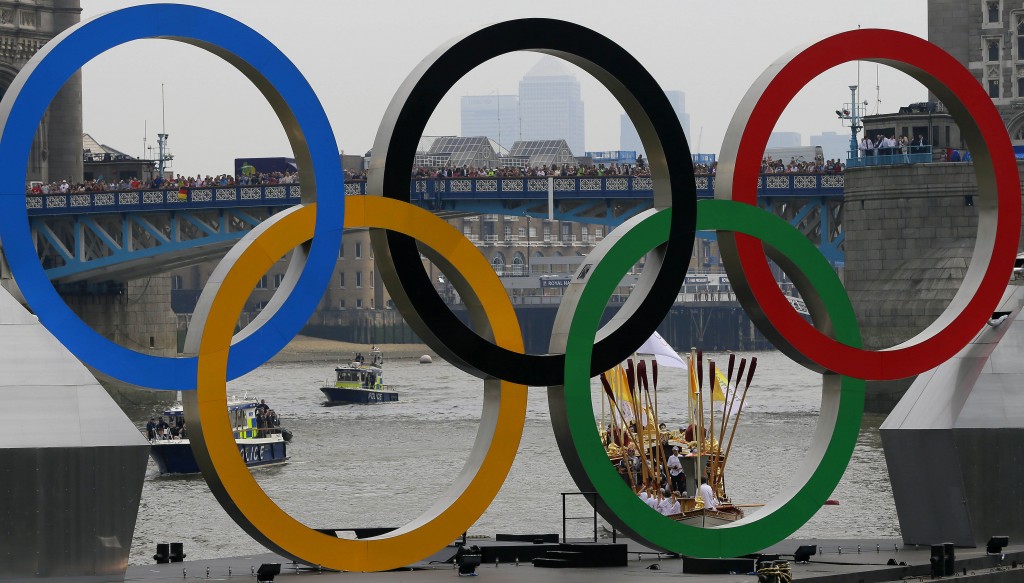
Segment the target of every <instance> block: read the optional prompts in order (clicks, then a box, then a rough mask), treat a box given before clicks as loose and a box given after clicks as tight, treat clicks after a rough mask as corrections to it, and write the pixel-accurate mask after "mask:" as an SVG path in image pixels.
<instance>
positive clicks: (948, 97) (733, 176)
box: [715, 29, 1021, 380]
mask: <svg viewBox="0 0 1024 583" xmlns="http://www.w3.org/2000/svg"><path fill="white" fill-rule="evenodd" d="M853 60H868V61H872V62H877V63H882V64H885V65H889V66H891V67H894V68H896V69H898V70H900V71H902V72H904V73H906V74H908V75H910V76H911V77H913V78H915V79H917V80H918V81H920V82H921V83H922V84H924V85H925V86H927V87H928V89H929V90H930V91H932V93H933V94H935V95H936V96H937V97H938V98H939V99H941V100H942V102H943V103H944V104H945V105H946V108H947V109H948V110H949V112H950V113H951V114H952V115H953V118H954V119H955V120H956V122H957V124H958V125H959V126H960V128H961V131H962V132H964V135H965V136H966V138H967V144H968V147H969V148H970V151H971V154H972V158H973V159H974V164H975V166H974V167H975V172H976V174H977V177H978V199H979V200H978V204H977V206H976V208H977V211H978V235H977V242H976V244H975V249H974V254H973V256H972V258H971V263H970V268H969V270H968V272H967V275H966V276H965V278H964V281H963V283H962V284H961V286H960V289H959V290H958V292H957V294H956V296H955V297H954V298H953V300H952V302H950V304H949V306H948V307H947V308H946V310H945V312H943V313H942V315H940V316H939V318H938V319H936V320H935V322H933V323H932V324H931V325H930V326H929V327H928V328H926V329H925V330H924V331H922V332H921V333H920V334H918V335H917V336H915V337H914V338H911V339H910V340H908V341H906V342H904V343H902V344H900V345H898V346H894V347H892V348H889V349H885V350H880V351H868V350H862V349H857V348H852V347H850V346H847V345H845V344H842V343H840V342H837V341H835V340H833V339H831V338H829V337H828V336H826V335H825V334H822V333H821V332H819V331H818V330H817V329H815V328H814V327H813V326H812V325H811V324H809V323H808V322H807V321H806V320H804V319H803V318H802V317H801V316H800V315H799V314H797V312H796V311H795V310H794V309H793V307H792V306H791V305H790V304H789V302H788V301H787V300H786V298H785V296H783V294H782V292H781V291H780V290H779V287H778V284H777V283H776V281H775V277H774V276H773V274H772V272H771V270H770V268H769V266H768V262H767V261H766V260H765V250H764V246H763V245H762V244H761V242H760V241H758V240H757V239H753V238H751V237H747V236H744V235H735V234H730V233H719V236H718V238H719V244H720V247H721V252H722V258H723V262H724V264H725V267H726V272H727V273H728V274H729V279H730V280H731V281H733V282H736V284H734V287H736V293H737V295H739V296H740V297H741V302H742V304H743V305H744V306H745V307H746V308H747V310H748V313H749V314H750V316H751V318H752V319H754V320H755V322H757V323H758V324H759V328H760V329H761V330H762V332H763V333H765V335H766V336H768V337H769V339H770V340H772V342H773V343H774V344H775V346H776V347H777V348H778V349H779V350H781V351H783V352H784V353H786V354H787V355H788V356H790V357H791V358H793V359H794V360H797V361H798V362H801V363H803V364H805V365H807V366H808V367H810V368H812V369H814V370H818V371H822V372H824V371H825V370H828V371H833V372H836V373H839V374H844V375H849V376H852V377H855V378H860V379H866V380H890V379H899V378H905V377H909V376H913V375H916V374H919V373H921V372H924V371H926V370H930V369H932V368H935V367H936V366H938V365H939V364H941V363H943V362H945V361H946V360H948V359H949V358H951V357H952V356H954V355H955V354H956V353H957V352H958V351H960V349H962V348H963V347H964V346H965V345H966V343H967V342H968V341H969V340H970V339H971V338H973V337H974V336H975V335H976V334H977V333H978V331H979V330H980V329H981V328H982V327H983V326H984V325H985V322H986V321H987V320H988V319H989V318H991V316H992V311H993V310H994V309H995V308H996V306H997V305H998V302H999V300H1000V297H1001V296H1002V293H1003V291H1004V290H1005V289H1006V285H1007V282H1008V281H1009V277H1010V273H1011V269H1012V266H1013V261H1014V258H1015V256H1016V252H1017V244H1018V238H1019V236H1020V230H1021V190H1020V177H1019V174H1018V171H1017V162H1016V159H1015V157H1014V153H1013V147H1012V145H1011V143H1010V139H1009V135H1008V134H1007V132H1006V127H1005V125H1004V124H1003V121H1002V119H1001V118H1000V117H999V113H998V112H997V111H996V108H995V106H994V105H993V104H992V100H991V99H990V98H989V96H988V95H987V94H986V93H985V91H984V90H983V89H982V87H981V85H980V84H979V83H978V80H977V79H975V78H974V76H973V75H972V74H971V73H970V71H968V70H967V69H966V68H965V67H964V66H963V65H961V64H960V63H959V62H957V61H956V59H954V58H953V57H952V56H950V55H949V54H948V53H946V52H945V51H943V50H942V49H940V48H939V47H937V46H935V45H933V44H931V43H929V42H927V41H925V40H923V39H920V38H917V37H915V36H911V35H908V34H905V33H901V32H896V31H890V30H870V29H866V30H855V31H850V32H845V33H841V34H837V35H835V36H832V37H829V38H826V39H824V40H822V41H820V42H817V43H815V44H813V45H811V46H809V47H807V48H806V49H803V50H802V51H794V52H792V53H789V54H788V55H786V56H784V57H783V58H781V59H780V60H779V61H777V62H776V63H775V64H774V65H773V66H772V67H769V69H768V70H767V71H766V72H765V73H764V74H762V75H761V77H759V78H758V79H757V81H755V83H754V84H753V85H752V86H751V88H750V90H748V92H747V94H746V95H745V96H744V98H743V100H742V101H741V102H740V106H739V107H738V108H737V110H736V113H735V114H734V116H733V119H732V122H731V123H730V125H729V130H728V131H727V132H726V135H727V137H726V141H725V143H724V144H723V145H722V152H721V157H720V162H719V165H718V180H717V184H716V186H717V188H716V194H715V196H716V198H724V199H731V200H736V201H739V202H744V203H746V204H751V205H756V204H757V180H758V174H759V170H760V160H761V157H762V155H761V153H762V152H764V150H765V146H766V144H767V142H768V137H769V135H770V134H771V132H772V130H773V129H774V126H775V122H776V120H777V119H778V118H779V117H780V115H781V114H782V112H783V110H784V109H785V108H786V106H787V105H788V104H789V102H790V101H791V100H792V98H793V97H794V96H795V95H796V93H797V92H798V91H799V90H800V89H802V88H803V87H804V86H805V85H806V84H807V83H808V82H809V81H811V80H812V79H813V78H814V77H816V76H817V75H818V74H820V73H822V72H824V71H826V70H828V69H830V68H832V67H834V66H836V65H839V64H842V63H845V62H849V61H853ZM740 130H742V134H741V133H740ZM751 308H753V309H751Z"/></svg>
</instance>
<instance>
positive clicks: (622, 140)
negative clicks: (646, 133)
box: [619, 90, 699, 155]
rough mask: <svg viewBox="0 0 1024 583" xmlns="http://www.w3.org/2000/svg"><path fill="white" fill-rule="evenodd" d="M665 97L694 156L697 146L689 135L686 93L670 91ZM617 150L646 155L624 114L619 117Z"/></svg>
mask: <svg viewBox="0 0 1024 583" xmlns="http://www.w3.org/2000/svg"><path fill="white" fill-rule="evenodd" d="M665 96H666V97H668V101H669V103H671V104H672V109H674V110H675V112H676V116H678V117H679V125H681V126H683V134H685V135H686V141H687V142H689V143H690V150H692V151H693V153H694V154H697V153H699V152H698V151H697V150H698V147H699V144H695V143H693V136H692V135H691V134H690V114H689V113H687V112H686V93H685V92H683V91H678V90H671V91H666V92H665ZM619 150H627V151H628V150H633V151H635V152H636V153H638V154H644V155H646V154H647V151H646V150H645V149H644V145H643V143H641V142H640V134H638V133H637V131H636V127H635V126H634V125H633V122H632V121H630V119H629V116H628V115H626V114H624V113H623V114H622V115H620V116H619Z"/></svg>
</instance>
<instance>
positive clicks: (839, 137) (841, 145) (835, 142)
mask: <svg viewBox="0 0 1024 583" xmlns="http://www.w3.org/2000/svg"><path fill="white" fill-rule="evenodd" d="M811 145H812V146H821V150H822V152H823V153H824V155H825V159H826V160H832V159H833V158H838V159H840V160H846V159H847V158H848V157H849V156H850V134H848V133H847V134H839V133H836V132H821V135H817V136H811Z"/></svg>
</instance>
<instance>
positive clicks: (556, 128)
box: [519, 56, 585, 156]
mask: <svg viewBox="0 0 1024 583" xmlns="http://www.w3.org/2000/svg"><path fill="white" fill-rule="evenodd" d="M519 116H520V118H521V120H522V139H523V140H560V139H564V140H565V141H566V142H567V143H568V144H569V147H570V148H571V149H572V152H573V154H575V155H577V156H580V155H582V154H583V152H584V151H585V148H584V146H585V134H584V129H583V99H581V97H580V82H579V81H578V80H577V79H576V77H575V76H574V75H573V74H572V73H570V72H569V70H568V69H566V67H565V64H564V63H563V62H562V61H561V60H560V59H557V58H555V57H549V56H545V57H543V58H542V59H541V60H540V61H539V62H538V63H537V64H536V65H534V67H533V68H532V69H530V70H529V72H527V73H526V75H525V76H524V77H523V78H522V80H521V81H519Z"/></svg>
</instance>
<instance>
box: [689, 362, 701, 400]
mask: <svg viewBox="0 0 1024 583" xmlns="http://www.w3.org/2000/svg"><path fill="white" fill-rule="evenodd" d="M689 360H690V362H689V368H690V394H693V395H697V394H699V393H700V387H699V386H698V385H697V366H696V364H695V363H694V362H693V355H690V359H689Z"/></svg>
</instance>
